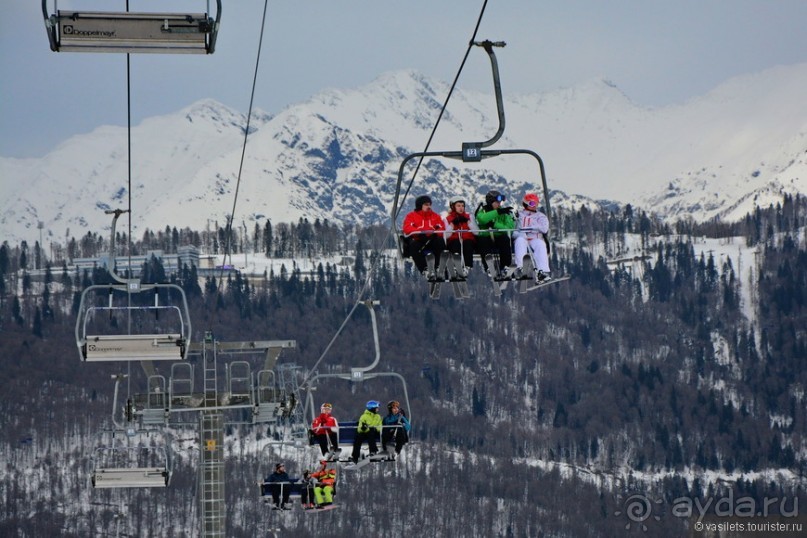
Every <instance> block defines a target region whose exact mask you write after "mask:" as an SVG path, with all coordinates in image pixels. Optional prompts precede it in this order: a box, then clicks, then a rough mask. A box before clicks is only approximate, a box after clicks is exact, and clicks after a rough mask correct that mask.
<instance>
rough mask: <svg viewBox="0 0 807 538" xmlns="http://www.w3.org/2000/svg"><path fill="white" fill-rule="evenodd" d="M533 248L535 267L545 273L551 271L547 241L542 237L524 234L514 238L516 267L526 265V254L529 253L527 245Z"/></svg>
mask: <svg viewBox="0 0 807 538" xmlns="http://www.w3.org/2000/svg"><path fill="white" fill-rule="evenodd" d="M528 244H529V250H532V260H533V262H534V263H535V268H536V269H538V270H539V271H543V272H544V273H548V272H549V255H548V254H547V253H546V243H544V240H543V238H542V237H525V236H523V235H521V236H519V237H516V238H515V239H514V240H513V248H514V249H515V253H516V267H518V268H519V269H521V268H522V267H523V265H524V256H526V255H527V250H528V248H527V246H528Z"/></svg>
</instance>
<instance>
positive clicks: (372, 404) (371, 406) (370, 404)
mask: <svg viewBox="0 0 807 538" xmlns="http://www.w3.org/2000/svg"><path fill="white" fill-rule="evenodd" d="M367 409H378V402H377V401H375V400H370V401H369V402H367Z"/></svg>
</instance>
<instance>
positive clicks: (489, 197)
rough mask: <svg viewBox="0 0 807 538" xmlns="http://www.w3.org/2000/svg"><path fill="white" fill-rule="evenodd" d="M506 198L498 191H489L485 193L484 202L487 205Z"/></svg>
mask: <svg viewBox="0 0 807 538" xmlns="http://www.w3.org/2000/svg"><path fill="white" fill-rule="evenodd" d="M506 199H507V198H506V197H505V196H504V195H503V194H502V193H500V192H499V191H490V192H489V193H487V194H486V195H485V203H486V204H487V205H490V204H492V203H493V202H504V201H505V200H506Z"/></svg>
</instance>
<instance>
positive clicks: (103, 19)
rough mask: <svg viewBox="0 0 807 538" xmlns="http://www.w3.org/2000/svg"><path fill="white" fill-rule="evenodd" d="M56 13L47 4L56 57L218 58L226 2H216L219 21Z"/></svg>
mask: <svg viewBox="0 0 807 538" xmlns="http://www.w3.org/2000/svg"><path fill="white" fill-rule="evenodd" d="M208 6H209V2H208ZM54 11H55V12H54V13H53V14H49V10H48V0H42V15H43V16H44V19H45V30H46V31H47V33H48V40H49V41H50V49H51V50H52V51H54V52H125V53H137V52H146V53H188V54H212V53H213V51H214V50H215V48H216V37H217V35H218V30H219V23H220V21H221V0H216V15H215V19H214V18H213V17H211V15H210V13H209V12H205V13H132V12H128V11H126V12H98V11H60V10H56V2H55V1H54ZM208 11H209V10H208Z"/></svg>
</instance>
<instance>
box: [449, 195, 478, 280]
mask: <svg viewBox="0 0 807 538" xmlns="http://www.w3.org/2000/svg"><path fill="white" fill-rule="evenodd" d="M475 243H476V223H475V222H474V220H473V219H472V218H471V216H470V215H469V214H468V213H466V212H465V200H454V201H452V202H449V204H448V215H446V246H447V247H448V250H449V252H451V253H452V254H462V258H463V261H464V262H465V272H466V273H467V272H468V271H470V270H471V267H473V265H474V250H475V249H474V247H475Z"/></svg>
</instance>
